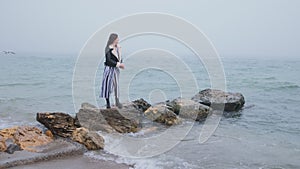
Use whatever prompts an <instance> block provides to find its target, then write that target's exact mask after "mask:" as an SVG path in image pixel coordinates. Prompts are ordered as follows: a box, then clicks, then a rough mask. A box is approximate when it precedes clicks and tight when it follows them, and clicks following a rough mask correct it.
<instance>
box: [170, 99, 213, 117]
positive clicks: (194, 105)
mask: <svg viewBox="0 0 300 169" xmlns="http://www.w3.org/2000/svg"><path fill="white" fill-rule="evenodd" d="M167 105H168V106H169V109H170V110H172V111H173V112H174V113H175V114H177V115H178V116H179V117H182V118H187V119H192V120H196V121H203V120H205V119H206V117H207V116H208V114H209V113H210V112H211V111H212V109H211V108H210V107H208V106H206V105H203V104H200V103H198V102H196V101H193V100H190V99H183V98H177V99H174V100H173V101H171V102H167Z"/></svg>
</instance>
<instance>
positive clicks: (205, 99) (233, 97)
mask: <svg viewBox="0 0 300 169" xmlns="http://www.w3.org/2000/svg"><path fill="white" fill-rule="evenodd" d="M192 100H194V101H196V102H199V103H201V104H204V105H207V106H211V107H212V105H213V108H214V109H219V108H223V107H224V104H225V107H224V111H228V112H231V111H239V110H240V109H241V108H242V107H243V106H244V104H245V99H244V96H243V95H242V94H241V93H230V92H224V91H222V90H217V89H205V90H202V91H200V92H199V93H198V94H196V95H195V96H194V97H192Z"/></svg>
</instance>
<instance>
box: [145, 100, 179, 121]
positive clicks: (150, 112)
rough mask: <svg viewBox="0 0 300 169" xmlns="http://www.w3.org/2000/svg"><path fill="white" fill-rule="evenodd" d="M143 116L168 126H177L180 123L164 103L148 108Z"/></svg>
mask: <svg viewBox="0 0 300 169" xmlns="http://www.w3.org/2000/svg"><path fill="white" fill-rule="evenodd" d="M144 114H145V116H146V117H147V118H148V119H150V120H152V121H155V122H158V123H162V124H166V125H168V126H171V125H174V124H178V123H179V122H180V120H179V118H178V117H177V115H176V114H175V113H174V112H173V111H172V110H170V109H169V108H168V106H167V105H166V104H164V103H159V104H157V105H154V106H151V107H149V108H148V109H147V110H146V111H145V112H144Z"/></svg>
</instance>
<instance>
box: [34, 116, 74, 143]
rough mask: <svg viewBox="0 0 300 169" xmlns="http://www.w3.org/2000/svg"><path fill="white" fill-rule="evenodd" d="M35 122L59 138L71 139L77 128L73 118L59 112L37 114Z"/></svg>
mask: <svg viewBox="0 0 300 169" xmlns="http://www.w3.org/2000/svg"><path fill="white" fill-rule="evenodd" d="M36 120H37V121H38V122H40V123H42V124H43V125H45V126H46V127H47V128H48V129H49V130H50V131H51V132H52V133H53V134H54V135H58V136H61V137H71V136H72V133H73V131H74V130H75V129H76V128H77V127H79V126H77V125H76V124H75V119H74V118H73V117H71V116H70V115H69V114H66V113H61V112H53V113H49V112H45V113H37V115H36Z"/></svg>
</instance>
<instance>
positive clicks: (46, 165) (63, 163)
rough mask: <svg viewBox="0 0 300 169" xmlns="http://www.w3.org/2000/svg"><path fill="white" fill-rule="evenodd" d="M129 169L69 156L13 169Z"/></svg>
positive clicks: (82, 156)
mask: <svg viewBox="0 0 300 169" xmlns="http://www.w3.org/2000/svg"><path fill="white" fill-rule="evenodd" d="M41 168H43V169H61V168H63V169H99V168H101V169H128V168H130V166H128V165H125V164H117V163H115V162H112V161H104V160H95V159H91V158H89V157H86V156H84V155H76V156H69V157H64V158H59V159H53V160H49V161H41V162H37V163H33V164H27V165H22V166H17V167H12V168H11V169H41Z"/></svg>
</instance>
